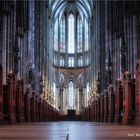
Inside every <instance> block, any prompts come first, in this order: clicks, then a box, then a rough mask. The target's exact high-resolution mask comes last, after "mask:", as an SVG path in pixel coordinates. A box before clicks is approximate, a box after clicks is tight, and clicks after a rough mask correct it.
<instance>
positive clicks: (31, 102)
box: [30, 91, 36, 122]
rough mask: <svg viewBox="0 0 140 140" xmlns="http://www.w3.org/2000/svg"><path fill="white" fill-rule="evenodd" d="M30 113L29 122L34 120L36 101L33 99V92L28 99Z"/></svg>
mask: <svg viewBox="0 0 140 140" xmlns="http://www.w3.org/2000/svg"><path fill="white" fill-rule="evenodd" d="M30 113H31V122H36V101H35V92H34V91H33V92H32V97H31V99H30Z"/></svg>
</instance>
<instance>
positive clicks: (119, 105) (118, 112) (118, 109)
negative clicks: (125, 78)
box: [115, 80, 123, 123]
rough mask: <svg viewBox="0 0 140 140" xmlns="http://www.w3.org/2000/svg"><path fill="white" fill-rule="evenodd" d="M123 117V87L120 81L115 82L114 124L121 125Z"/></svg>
mask: <svg viewBox="0 0 140 140" xmlns="http://www.w3.org/2000/svg"><path fill="white" fill-rule="evenodd" d="M122 116H123V87H122V81H120V80H117V81H116V100H115V122H116V123H121V122H122Z"/></svg>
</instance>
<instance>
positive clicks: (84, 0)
mask: <svg viewBox="0 0 140 140" xmlns="http://www.w3.org/2000/svg"><path fill="white" fill-rule="evenodd" d="M92 1H93V0H50V1H49V6H50V9H51V11H50V12H51V16H52V18H53V19H54V20H55V19H56V17H57V16H58V14H62V13H63V11H64V10H65V9H66V8H71V7H73V8H75V7H76V8H77V9H78V11H79V13H80V14H81V15H84V16H85V17H86V18H87V19H89V18H90V17H91V8H92Z"/></svg>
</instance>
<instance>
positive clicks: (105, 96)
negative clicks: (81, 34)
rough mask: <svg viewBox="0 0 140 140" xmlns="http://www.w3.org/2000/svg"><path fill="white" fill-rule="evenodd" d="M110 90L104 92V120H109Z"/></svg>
mask: <svg viewBox="0 0 140 140" xmlns="http://www.w3.org/2000/svg"><path fill="white" fill-rule="evenodd" d="M108 105H109V104H108V91H105V94H104V122H107V121H108V113H109V112H108V110H109V106H108Z"/></svg>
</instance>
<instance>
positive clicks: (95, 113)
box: [95, 100, 97, 122]
mask: <svg viewBox="0 0 140 140" xmlns="http://www.w3.org/2000/svg"><path fill="white" fill-rule="evenodd" d="M95 122H97V100H95Z"/></svg>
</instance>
